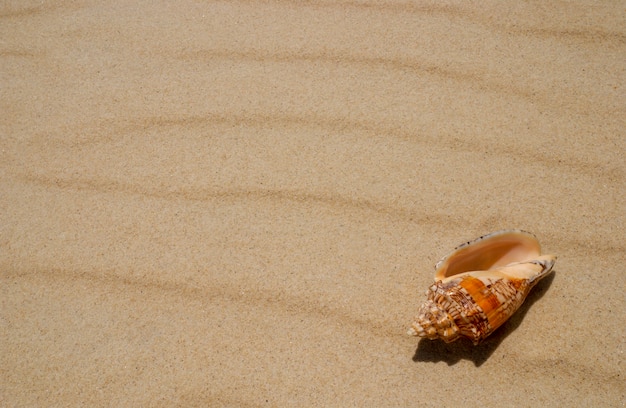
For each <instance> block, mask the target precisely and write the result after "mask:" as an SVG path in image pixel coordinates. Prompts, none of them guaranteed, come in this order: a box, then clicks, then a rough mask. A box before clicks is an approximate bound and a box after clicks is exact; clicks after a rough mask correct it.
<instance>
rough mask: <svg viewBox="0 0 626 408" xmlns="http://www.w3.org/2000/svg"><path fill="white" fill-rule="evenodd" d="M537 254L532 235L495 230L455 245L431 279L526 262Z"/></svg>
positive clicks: (438, 265) (534, 239) (538, 248)
mask: <svg viewBox="0 0 626 408" xmlns="http://www.w3.org/2000/svg"><path fill="white" fill-rule="evenodd" d="M540 255H541V247H540V246H539V242H538V241H537V239H536V238H535V236H534V235H532V234H530V233H528V232H524V231H520V230H506V231H498V232H494V233H492V234H488V235H484V236H482V237H480V238H477V239H475V240H473V241H469V242H466V243H464V244H462V245H460V246H458V247H457V248H456V249H455V250H454V251H453V252H452V253H451V254H450V255H448V256H447V257H445V258H443V259H442V260H441V261H439V262H438V263H437V266H436V271H435V280H443V279H444V278H446V277H449V276H453V275H457V274H459V273H463V272H469V271H486V270H489V269H493V268H498V267H500V266H504V265H508V264H510V263H513V262H523V261H529V260H533V259H536V258H537V257H539V256H540Z"/></svg>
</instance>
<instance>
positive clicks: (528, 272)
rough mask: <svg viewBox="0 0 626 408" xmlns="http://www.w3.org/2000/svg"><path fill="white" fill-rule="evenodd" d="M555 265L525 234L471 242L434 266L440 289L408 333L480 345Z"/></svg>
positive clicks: (432, 294) (493, 235)
mask: <svg viewBox="0 0 626 408" xmlns="http://www.w3.org/2000/svg"><path fill="white" fill-rule="evenodd" d="M555 262H556V257H555V256H554V255H543V256H542V255H541V247H540V246H539V242H538V241H537V239H536V238H535V237H534V236H533V235H532V234H530V233H528V232H524V231H520V230H505V231H497V232H494V233H491V234H488V235H484V236H482V237H480V238H477V239H475V240H473V241H469V242H466V243H464V244H462V245H460V246H459V247H457V248H456V249H455V250H454V251H453V252H452V253H451V254H450V255H448V256H446V257H445V258H443V259H442V260H441V261H439V262H438V263H437V265H436V266H435V269H436V272H435V284H434V285H432V286H431V287H430V288H429V290H428V291H427V293H426V294H427V296H428V299H427V300H426V302H424V304H423V305H422V306H421V307H420V309H419V311H418V315H417V317H416V318H415V321H414V322H413V324H412V326H411V328H410V329H409V331H408V333H409V334H410V335H413V336H419V337H426V338H428V339H431V340H434V339H437V338H439V339H442V340H443V341H445V342H446V343H449V342H451V341H454V340H456V339H458V338H459V337H461V336H463V337H467V338H468V339H470V340H471V341H472V342H473V343H474V344H478V343H480V342H481V341H482V340H484V339H485V338H486V337H487V336H489V335H490V334H491V333H493V331H494V330H496V329H497V328H498V327H500V326H501V325H502V324H503V323H504V322H505V321H506V320H507V319H508V318H509V317H511V315H512V314H513V313H515V311H516V310H517V309H518V308H519V307H520V306H521V305H522V303H524V300H525V299H526V296H528V293H529V292H530V290H531V289H532V288H533V286H535V284H537V282H539V280H541V279H542V278H544V277H545V276H547V275H548V274H549V273H550V272H551V271H552V268H553V267H554V263H555Z"/></svg>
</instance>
